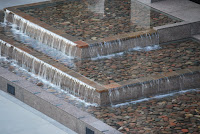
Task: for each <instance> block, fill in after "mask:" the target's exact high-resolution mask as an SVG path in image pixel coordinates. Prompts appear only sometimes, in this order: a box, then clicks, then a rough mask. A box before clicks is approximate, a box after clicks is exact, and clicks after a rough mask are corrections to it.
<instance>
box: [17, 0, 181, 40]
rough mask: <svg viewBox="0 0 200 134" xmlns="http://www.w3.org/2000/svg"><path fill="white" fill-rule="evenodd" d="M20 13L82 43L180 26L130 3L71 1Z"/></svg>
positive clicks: (29, 9) (119, 1) (107, 0)
mask: <svg viewBox="0 0 200 134" xmlns="http://www.w3.org/2000/svg"><path fill="white" fill-rule="evenodd" d="M19 9H20V10H21V11H22V12H25V13H27V14H29V15H31V16H33V17H35V18H38V19H39V20H41V21H44V22H45V23H47V24H49V25H50V26H53V27H55V28H57V29H60V30H63V31H64V32H65V33H67V34H69V35H72V36H75V37H77V38H79V39H80V40H83V41H89V40H99V39H103V38H105V37H110V36H114V35H118V34H124V33H129V32H136V31H142V30H146V29H150V28H152V27H155V26H161V25H165V24H171V23H177V22H180V20H179V19H177V18H175V17H171V16H169V15H166V14H165V13H162V12H159V11H157V10H155V9H152V8H150V7H147V6H145V5H143V4H140V3H139V2H136V1H131V0H123V1H121V0H105V1H103V0H102V1H98V0H82V1H80V0H76V1H71V0H70V1H63V2H53V3H50V4H46V5H45V4H42V5H38V6H32V7H31V6H30V7H24V8H19Z"/></svg>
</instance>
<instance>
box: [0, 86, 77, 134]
mask: <svg viewBox="0 0 200 134" xmlns="http://www.w3.org/2000/svg"><path fill="white" fill-rule="evenodd" d="M0 106H1V111H0V125H1V128H0V133H4V134H13V133H15V134H27V133H29V134H35V133H37V134H44V133H59V134H75V132H73V131H71V130H70V129H68V128H66V127H64V126H63V125H61V124H60V123H58V122H56V121H55V120H53V119H51V118H49V117H47V116H46V115H44V114H42V113H40V112H39V111H37V110H35V109H33V108H31V107H29V106H28V105H26V104H24V103H23V102H20V101H19V100H17V99H16V98H14V97H13V96H10V95H9V94H7V93H5V92H3V91H1V90H0ZM13 111H14V112H13ZM13 126H14V127H13Z"/></svg>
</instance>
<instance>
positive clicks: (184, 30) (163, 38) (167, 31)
mask: <svg viewBox="0 0 200 134" xmlns="http://www.w3.org/2000/svg"><path fill="white" fill-rule="evenodd" d="M154 29H155V30H157V32H158V34H159V42H160V43H164V42H169V41H173V40H179V39H183V38H188V37H191V23H188V22H180V23H175V24H169V25H165V26H159V27H154Z"/></svg>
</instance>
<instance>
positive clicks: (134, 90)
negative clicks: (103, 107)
mask: <svg viewBox="0 0 200 134" xmlns="http://www.w3.org/2000/svg"><path fill="white" fill-rule="evenodd" d="M191 74H192V73H188V74H186V75H180V76H177V77H170V78H168V77H166V78H162V79H158V80H152V81H147V82H141V83H136V84H132V85H126V86H124V87H119V88H113V89H109V91H108V96H109V101H110V104H111V105H112V106H115V105H116V104H117V103H118V102H120V101H121V100H124V101H126V102H127V103H123V104H129V102H131V101H132V100H134V99H137V100H138V99H139V100H138V102H139V101H140V100H142V101H145V100H149V97H150V96H155V95H159V94H171V93H172V92H174V91H178V92H183V90H186V89H188V88H189V89H190V88H196V87H192V86H190V87H188V84H187V83H186V81H187V82H189V83H193V82H194V81H193V77H195V76H193V75H192V76H190V75H191ZM187 76H189V77H187ZM198 77H199V76H198ZM172 94H173V93H172ZM161 96H163V95H161ZM145 97H147V98H145ZM143 98H145V99H143ZM150 98H151V97H150ZM153 98H155V97H153ZM114 102H115V103H114ZM133 102H135V101H133ZM117 105H121V104H117Z"/></svg>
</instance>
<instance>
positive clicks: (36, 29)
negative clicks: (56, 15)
mask: <svg viewBox="0 0 200 134" xmlns="http://www.w3.org/2000/svg"><path fill="white" fill-rule="evenodd" d="M11 14H12V15H11ZM8 16H12V27H13V28H14V29H19V30H20V32H22V33H24V34H26V35H28V36H29V37H31V38H34V39H36V40H37V41H39V42H41V43H43V44H46V45H48V46H50V47H52V48H55V49H56V50H59V51H61V52H63V53H65V54H72V53H71V51H72V50H71V49H72V47H75V46H76V44H75V43H74V42H72V41H70V40H68V39H66V38H64V37H62V36H59V35H57V34H55V33H53V32H51V31H49V30H46V29H44V28H43V27H41V26H39V25H36V24H34V23H32V22H30V21H28V20H26V19H24V18H22V17H20V16H18V15H16V14H14V13H12V12H11V11H9V10H6V11H5V17H4V23H7V21H8V20H7V19H8Z"/></svg>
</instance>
